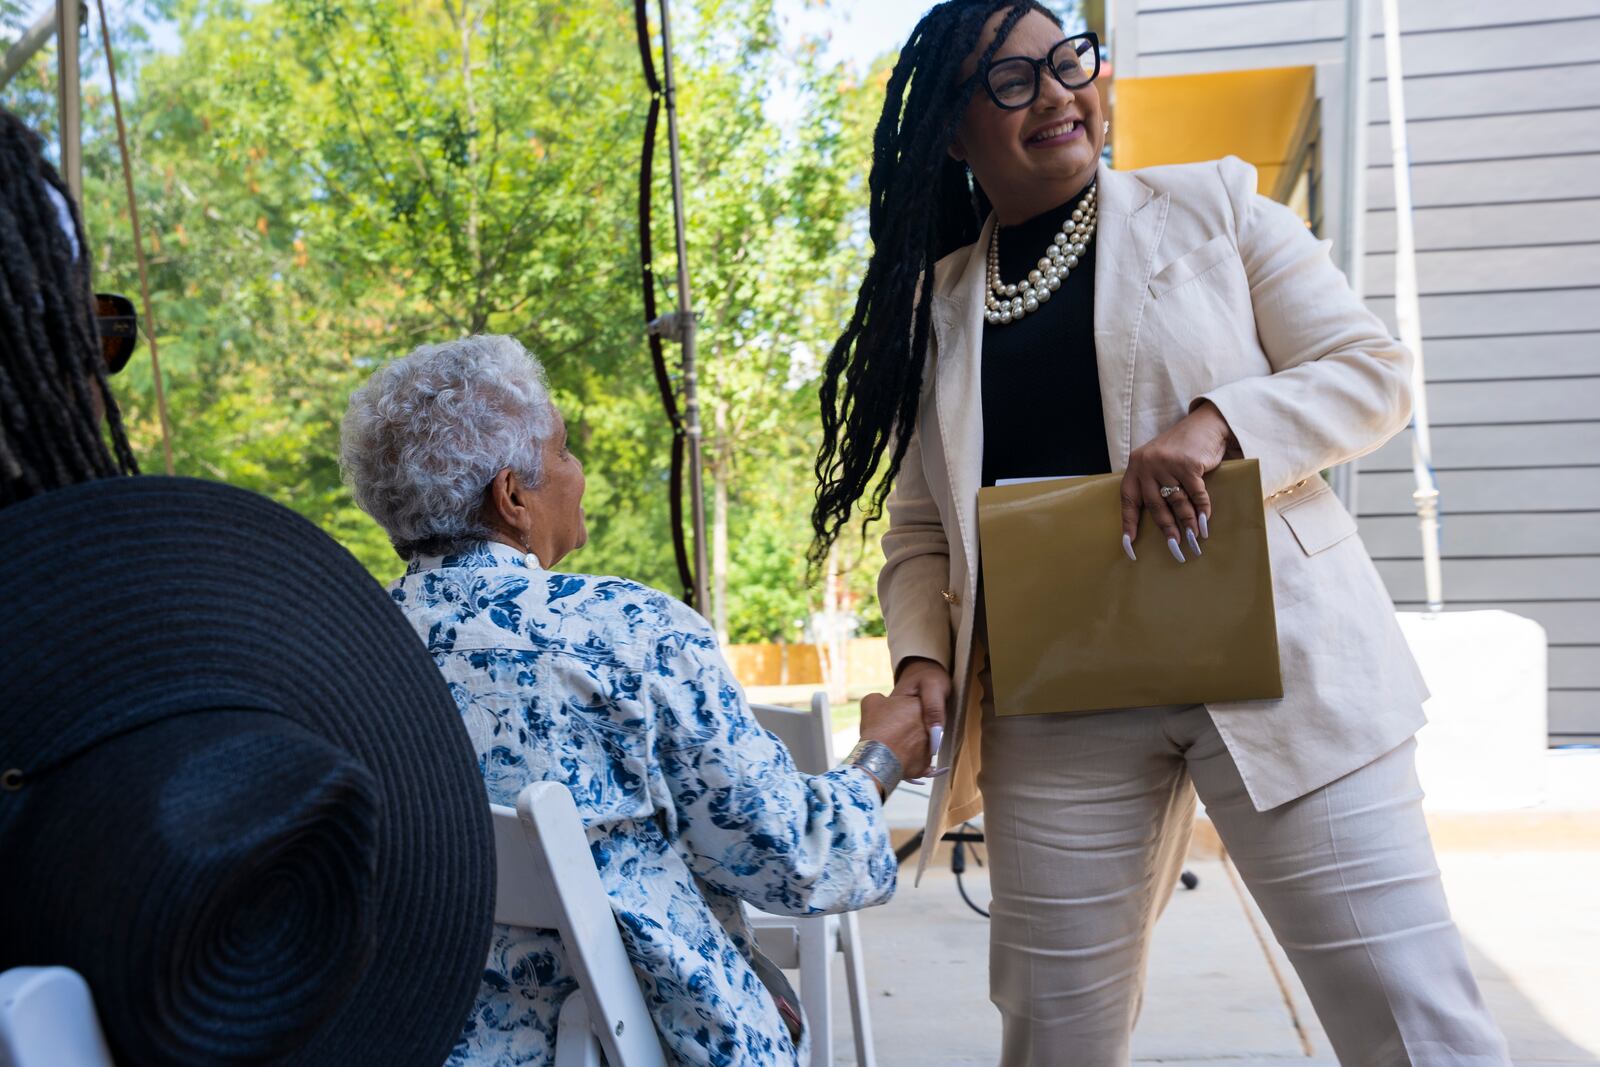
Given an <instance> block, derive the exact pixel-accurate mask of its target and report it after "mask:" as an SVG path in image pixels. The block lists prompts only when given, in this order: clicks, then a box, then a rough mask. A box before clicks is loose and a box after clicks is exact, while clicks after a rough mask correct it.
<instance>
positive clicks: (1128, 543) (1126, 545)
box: [1122, 534, 1139, 563]
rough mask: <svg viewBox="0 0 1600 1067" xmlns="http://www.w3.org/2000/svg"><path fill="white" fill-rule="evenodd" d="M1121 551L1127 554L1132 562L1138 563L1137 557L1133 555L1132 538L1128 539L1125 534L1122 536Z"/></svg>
mask: <svg viewBox="0 0 1600 1067" xmlns="http://www.w3.org/2000/svg"><path fill="white" fill-rule="evenodd" d="M1122 551H1124V552H1126V553H1127V554H1128V558H1129V559H1131V560H1133V561H1134V562H1135V563H1137V562H1138V561H1139V557H1138V556H1136V555H1134V554H1133V538H1131V537H1129V536H1128V535H1127V534H1123V535H1122Z"/></svg>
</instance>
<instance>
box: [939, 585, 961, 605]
mask: <svg viewBox="0 0 1600 1067" xmlns="http://www.w3.org/2000/svg"><path fill="white" fill-rule="evenodd" d="M939 595H940V596H942V597H944V602H945V603H946V604H959V603H961V594H960V593H957V592H956V591H955V590H954V589H941V590H939Z"/></svg>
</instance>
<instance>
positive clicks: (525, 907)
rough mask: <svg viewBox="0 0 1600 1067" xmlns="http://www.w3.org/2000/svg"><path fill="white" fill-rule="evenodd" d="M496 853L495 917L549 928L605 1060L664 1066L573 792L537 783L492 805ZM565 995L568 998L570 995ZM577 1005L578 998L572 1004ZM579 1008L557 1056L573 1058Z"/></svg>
mask: <svg viewBox="0 0 1600 1067" xmlns="http://www.w3.org/2000/svg"><path fill="white" fill-rule="evenodd" d="M490 810H491V811H492V812H493V814H494V848H495V859H496V865H495V866H496V878H495V908H494V919H495V922H497V923H501V924H503V925H506V926H525V927H532V928H534V929H544V930H555V931H556V932H557V933H558V934H559V935H560V937H561V943H562V946H563V947H564V948H565V949H566V953H567V959H568V961H569V962H570V963H571V965H572V969H573V972H574V977H575V978H576V979H577V981H578V991H577V992H576V993H574V994H573V998H570V999H576V998H582V1000H581V1007H583V1008H585V1009H586V1010H587V1024H588V1028H589V1029H590V1030H591V1031H592V1034H593V1038H594V1040H593V1041H592V1042H588V1041H585V1042H584V1043H585V1044H588V1045H591V1046H592V1045H597V1046H598V1047H597V1048H592V1049H590V1050H589V1051H591V1052H593V1053H595V1054H598V1052H601V1051H603V1052H604V1054H605V1059H606V1062H607V1063H608V1064H610V1065H611V1067H666V1058H665V1057H664V1056H663V1054H662V1051H661V1039H660V1038H659V1037H658V1036H657V1034H656V1030H655V1024H654V1023H653V1022H652V1021H651V1019H650V1013H649V1011H648V1010H647V1009H646V1008H645V1003H644V994H643V993H642V992H640V989H639V980H638V978H637V977H635V975H634V972H633V963H632V961H631V960H629V959H628V952H627V949H626V948H624V947H623V944H622V935H621V934H619V933H618V932H617V922H616V918H615V917H614V916H613V915H612V913H611V903H610V900H609V898H608V897H607V896H606V891H605V887H604V886H602V885H601V884H600V875H599V873H598V872H597V871H596V870H595V867H594V858H593V857H592V856H591V855H590V852H589V839H588V838H587V837H585V836H584V832H583V823H582V822H581V821H580V820H579V818H578V809H577V806H576V805H575V804H574V803H573V802H572V794H571V793H569V792H568V791H567V789H566V787H565V786H563V785H561V784H560V783H559V782H534V783H533V784H531V785H529V786H527V787H526V788H525V789H523V790H522V792H521V793H520V794H518V796H517V807H516V810H515V811H513V810H512V809H511V808H507V807H502V806H500V805H498V804H496V805H492V806H491V808H490ZM569 1002H570V1001H569ZM577 1006H578V1005H574V1007H577ZM582 1018H583V1016H582V1014H569V1012H568V1011H567V1010H565V1009H564V1010H563V1012H562V1018H561V1033H560V1036H559V1039H558V1043H557V1054H556V1062H557V1065H558V1067H564V1065H565V1063H567V1062H569V1061H570V1062H579V1063H583V1062H589V1063H593V1062H597V1055H596V1056H588V1055H585V1056H583V1057H582V1058H579V1059H572V1058H571V1054H570V1052H569V1050H570V1049H571V1048H573V1047H575V1042H577V1041H578V1040H579V1039H581V1038H582V1035H578V1037H577V1038H575V1037H574V1036H573V1035H572V1033H571V1026H569V1022H570V1021H571V1020H573V1019H582Z"/></svg>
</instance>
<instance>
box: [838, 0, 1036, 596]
mask: <svg viewBox="0 0 1600 1067" xmlns="http://www.w3.org/2000/svg"><path fill="white" fill-rule="evenodd" d="M1008 7H1009V8H1010V11H1009V12H1007V14H1006V17H1005V18H1004V19H1003V20H1002V21H1001V23H1000V27H999V32H998V33H997V34H995V39H994V41H993V42H991V43H990V45H989V47H988V48H987V49H985V50H984V53H983V55H982V57H981V62H983V63H987V62H988V61H989V60H990V59H991V58H992V57H993V56H994V54H995V52H996V51H998V50H999V48H1000V47H1001V45H1003V44H1004V43H1005V40H1006V37H1007V36H1008V35H1009V34H1010V33H1011V30H1012V27H1014V26H1015V25H1016V24H1017V23H1018V22H1019V21H1020V20H1021V19H1022V18H1023V17H1024V16H1025V15H1027V14H1028V13H1029V12H1033V11H1037V12H1039V13H1040V14H1042V15H1044V16H1045V17H1046V18H1048V19H1050V21H1052V22H1054V23H1056V25H1058V26H1059V25H1060V24H1061V20H1060V18H1059V17H1058V16H1057V15H1056V14H1055V13H1054V12H1053V11H1051V10H1050V9H1049V8H1047V7H1044V6H1043V5H1042V4H1039V3H1034V2H1031V0H1022V2H1018V0H946V2H945V3H942V4H939V5H938V6H937V7H935V8H933V9H932V10H930V11H929V12H928V13H927V14H926V15H924V16H922V21H920V22H918V23H917V26H916V28H915V29H914V30H912V31H911V39H910V40H909V41H907V42H906V46H905V48H904V49H902V50H901V52H900V58H899V61H898V62H896V63H895V66H894V71H893V73H892V74H890V76H889V84H888V88H887V90H886V94H885V99H884V102H883V114H882V115H881V116H880V117H879V119H878V127H877V130H876V132H875V133H874V135H873V145H872V174H871V177H870V178H869V179H868V191H869V193H870V197H871V207H870V213H869V216H868V219H869V232H870V234H871V237H872V245H873V249H872V258H871V259H870V260H869V261H868V263H867V273H866V277H865V279H864V280H863V281H862V283H861V291H860V293H859V294H858V295H857V297H856V309H855V314H853V315H852V316H851V318H850V325H849V326H847V327H845V331H844V333H843V334H841V335H840V337H839V340H838V341H836V342H835V343H834V346H833V351H832V352H830V353H829V355H828V362H827V365H826V366H825V367H824V369H823V379H822V387H821V397H822V447H821V448H820V449H819V450H818V452H817V464H816V472H817V501H816V505H815V507H814V508H813V509H812V512H811V528H812V532H813V533H814V534H815V540H813V542H812V545H811V563H812V566H813V567H815V566H817V565H818V564H819V563H820V562H821V561H822V560H823V559H824V558H825V557H826V556H827V553H828V550H829V548H831V547H832V545H833V543H834V542H835V541H837V540H838V538H839V533H840V531H841V530H842V529H843V528H844V526H845V525H846V524H847V523H848V522H849V521H850V515H851V512H852V511H853V510H854V509H855V506H856V504H857V502H858V501H860V500H861V498H862V497H863V496H867V494H868V486H869V485H870V483H871V482H872V478H873V474H874V472H876V471H877V470H878V468H879V465H880V464H881V462H882V460H883V454H884V452H885V451H888V450H889V448H890V444H891V442H892V443H893V452H892V454H891V455H890V459H889V466H888V469H887V470H886V471H884V473H883V475H882V476H881V477H880V478H879V479H878V483H877V485H876V486H875V487H873V488H872V490H871V496H870V498H869V499H870V511H869V514H870V517H871V518H874V519H875V518H877V517H878V516H880V515H882V514H883V505H884V501H885V500H887V499H888V496H889V490H890V489H891V488H892V487H893V485H894V479H895V476H896V475H897V474H899V472H900V461H901V460H902V459H903V458H904V457H905V452H906V444H907V442H908V441H909V439H910V437H911V430H912V427H914V426H915V425H916V419H917V399H918V396H919V395H920V394H921V391H922V365H923V360H924V353H925V352H926V350H927V343H928V323H929V314H930V303H931V298H932V295H933V264H934V263H935V262H937V261H938V260H939V259H940V258H941V257H943V256H945V255H946V254H948V253H950V252H953V251H955V250H956V249H958V248H961V247H962V246H964V245H969V244H971V243H972V242H974V241H976V240H977V239H978V232H979V230H980V229H981V228H982V225H983V220H984V219H985V218H986V217H987V216H988V213H989V206H990V205H989V202H988V198H987V197H986V196H985V195H984V193H983V190H982V188H980V187H979V186H978V184H977V182H976V181H974V180H973V178H972V175H971V172H970V170H969V169H968V168H967V165H966V164H965V163H961V162H958V161H957V160H954V159H952V158H950V154H949V148H950V143H951V141H952V140H954V138H955V135H956V131H957V129H958V128H959V127H960V125H961V116H962V114H963V113H964V112H965V111H966V109H967V105H968V104H969V103H970V102H971V101H972V97H973V94H974V93H975V92H977V91H978V89H979V83H978V81H977V79H971V80H968V81H967V82H965V83H962V82H960V81H959V80H958V75H959V73H960V69H961V64H962V61H963V60H965V59H966V58H967V56H968V54H970V53H971V51H972V49H973V47H974V46H975V45H976V44H977V43H978V38H979V34H980V33H981V32H982V30H983V26H984V23H986V22H988V20H989V19H990V18H991V17H992V16H993V15H994V14H995V13H996V12H998V11H1001V10H1003V9H1005V8H1008ZM919 285H920V293H919V291H918V287H919ZM841 379H842V385H843V392H842V396H841V388H840V387H841Z"/></svg>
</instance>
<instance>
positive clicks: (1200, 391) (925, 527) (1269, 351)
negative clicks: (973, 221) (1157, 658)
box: [878, 157, 1427, 877]
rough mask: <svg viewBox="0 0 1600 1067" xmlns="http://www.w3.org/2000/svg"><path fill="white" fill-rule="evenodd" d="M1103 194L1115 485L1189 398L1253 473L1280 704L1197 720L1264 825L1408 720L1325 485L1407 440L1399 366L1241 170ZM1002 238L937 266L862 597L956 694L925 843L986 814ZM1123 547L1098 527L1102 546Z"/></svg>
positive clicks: (1389, 648) (1344, 527)
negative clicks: (990, 397) (989, 417)
mask: <svg viewBox="0 0 1600 1067" xmlns="http://www.w3.org/2000/svg"><path fill="white" fill-rule="evenodd" d="M1098 181H1099V194H1098V198H1099V206H1100V214H1099V226H1098V229H1097V231H1096V234H1095V241H1096V242H1097V243H1098V248H1097V250H1096V252H1095V279H1094V282H1095V309H1094V338H1095V351H1096V359H1097V361H1098V367H1099V372H1100V400H1101V407H1102V410H1103V411H1104V413H1105V429H1106V443H1107V445H1108V448H1109V453H1110V456H1111V461H1112V465H1113V467H1114V468H1115V469H1117V470H1122V469H1124V468H1126V466H1127V463H1128V455H1129V453H1130V452H1131V451H1132V450H1133V449H1134V448H1137V447H1138V446H1140V445H1142V444H1144V443H1145V442H1147V441H1149V440H1150V439H1151V438H1153V437H1155V436H1156V435H1157V434H1159V433H1161V432H1162V431H1164V430H1166V429H1168V428H1170V427H1171V426H1173V425H1174V424H1175V423H1177V422H1178V420H1179V419H1181V418H1182V417H1183V416H1184V414H1186V413H1187V412H1188V411H1189V410H1190V409H1191V408H1192V407H1193V406H1194V405H1195V404H1197V403H1199V402H1200V401H1201V400H1210V401H1211V402H1212V403H1214V404H1215V405H1216V406H1217V407H1218V409H1220V410H1221V412H1222V414H1223V415H1224V416H1225V417H1226V418H1227V420H1228V424H1229V425H1230V426H1231V427H1232V428H1233V432H1234V435H1235V436H1236V437H1237V438H1238V441H1239V444H1240V446H1241V448H1242V449H1243V451H1244V454H1245V456H1246V457H1251V458H1255V459H1258V460H1259V461H1260V464H1261V478H1262V483H1263V486H1262V488H1263V491H1264V492H1265V493H1266V494H1267V499H1266V501H1265V505H1264V506H1265V507H1266V508H1267V510H1268V512H1269V515H1268V517H1267V541H1268V549H1269V555H1270V557H1271V561H1272V576H1273V593H1274V597H1275V603H1276V606H1277V616H1278V647H1279V652H1280V655H1281V657H1282V669H1283V686H1284V696H1283V697H1282V699H1279V700H1262V701H1244V702H1232V703H1218V704H1212V705H1209V711H1210V713H1211V717H1212V720H1213V721H1214V722H1215V723H1216V726H1217V729H1218V731H1219V732H1220V733H1221V735H1222V737H1223V740H1224V741H1225V742H1226V744H1227V746H1228V750H1229V752H1230V753H1231V754H1232V755H1233V758H1234V760H1235V762H1236V763H1237V764H1238V766H1239V772H1240V774H1241V775H1242V777H1243V778H1244V782H1245V785H1246V787H1247V788H1248V789H1249V792H1250V798H1251V800H1252V801H1253V803H1254V804H1255V806H1256V808H1257V809H1258V810H1262V811H1265V810H1267V809H1269V808H1273V807H1276V806H1278V805H1280V804H1283V803H1286V802H1288V801H1290V800H1293V799H1295V798H1296V797H1300V796H1303V795H1304V794H1306V793H1308V792H1310V791H1311V790H1313V789H1317V788H1319V787H1321V786H1323V785H1326V784H1327V783H1329V782H1331V781H1333V780H1334V779H1336V778H1339V777H1341V776H1343V775H1345V774H1348V773H1350V772H1351V771H1354V770H1356V769H1358V768H1360V767H1363V766H1365V765H1366V764H1368V763H1370V762H1371V761H1372V760H1374V759H1376V758H1377V757H1378V756H1381V755H1383V754H1384V753H1386V752H1388V751H1390V750H1392V749H1394V748H1395V747H1396V746H1398V745H1399V744H1401V743H1402V742H1404V741H1405V740H1406V739H1407V738H1408V737H1410V736H1411V735H1412V734H1413V733H1415V732H1416V731H1417V729H1418V728H1419V727H1420V726H1421V725H1422V724H1423V721H1424V719H1423V715H1422V707H1421V705H1422V701H1423V700H1424V699H1426V697H1427V691H1426V689H1425V688H1424V686H1423V683H1422V678H1421V675H1420V673H1419V672H1418V671H1417V668H1416V664H1415V662H1414V661H1413V660H1412V658H1411V654H1410V651H1409V650H1408V648H1407V646H1406V643H1405V640H1404V638H1403V637H1402V636H1401V633H1400V629H1399V627H1398V625H1397V624H1396V622H1395V618H1394V609H1393V604H1392V602H1391V601H1390V599H1389V596H1388V593H1387V592H1386V591H1385V589H1384V587H1383V584H1382V582H1381V581H1380V579H1379V577H1378V573H1377V570H1376V568H1374V567H1373V565H1372V561H1371V559H1370V558H1369V557H1368V555H1367V552H1366V549H1365V547H1364V546H1363V545H1362V543H1361V539H1360V538H1359V537H1358V536H1357V534H1356V524H1355V520H1354V519H1352V518H1351V516H1350V514H1349V512H1347V511H1346V510H1345V508H1344V506H1343V505H1342V504H1341V503H1340V502H1339V499H1338V497H1337V496H1335V495H1334V494H1333V492H1332V491H1331V490H1330V489H1329V488H1328V486H1327V484H1326V483H1325V482H1324V481H1323V480H1322V479H1321V478H1320V477H1319V472H1320V471H1322V470H1324V469H1326V468H1328V467H1332V466H1334V465H1336V464H1339V463H1342V462H1344V461H1346V460H1349V459H1353V458H1355V457H1357V456H1361V455H1364V454H1366V453H1368V452H1371V451H1372V450H1374V449H1376V448H1377V447H1378V446H1380V445H1382V444H1383V443H1384V442H1385V441H1387V440H1388V439H1389V438H1390V437H1392V436H1393V435H1394V434H1395V433H1397V432H1398V431H1399V430H1401V429H1402V428H1403V427H1404V426H1405V425H1406V423H1407V421H1408V419H1409V417H1410V413H1411V390H1410V382H1411V362H1412V357H1411V354H1410V353H1409V352H1408V351H1407V350H1406V349H1405V348H1404V347H1403V346H1401V345H1400V344H1399V343H1398V342H1396V341H1395V340H1393V339H1392V338H1391V337H1390V336H1389V332H1388V330H1387V329H1385V328H1384V325H1383V323H1382V322H1381V321H1380V320H1379V319H1378V318H1377V316H1375V315H1373V314H1372V313H1371V312H1370V311H1368V310H1367V308H1366V307H1365V306H1364V305H1363V304H1362V302H1361V300H1360V298H1359V297H1357V296H1356V295H1355V294H1354V293H1353V292H1351V290H1350V288H1349V286H1348V285H1347V284H1346V282H1345V279H1344V276H1343V275H1342V274H1341V273H1340V272H1339V270H1338V269H1337V268H1336V267H1335V266H1334V265H1333V263H1332V262H1331V261H1330V259H1329V256H1328V243H1327V242H1319V241H1318V240H1317V239H1316V238H1315V237H1313V236H1312V235H1311V234H1310V233H1309V232H1308V231H1307V229H1306V227H1305V225H1304V223H1302V222H1301V220H1300V219H1299V218H1298V217H1297V216H1296V215H1295V214H1294V213H1293V212H1292V211H1290V210H1289V209H1288V208H1286V207H1284V206H1283V205H1281V204H1278V203H1275V202H1273V201H1272V200H1270V199H1268V198H1266V197H1264V196H1261V195H1259V194H1258V193H1257V192H1256V174H1255V168H1253V167H1251V166H1250V165H1249V164H1247V163H1244V162H1242V161H1240V160H1238V159H1235V158H1232V157H1229V158H1227V159H1223V160H1219V161H1217V162H1212V163H1195V164H1183V165H1178V166H1168V167H1151V168H1148V169H1145V170H1139V171H1132V172H1128V173H1121V172H1118V171H1114V170H1111V169H1109V168H1107V167H1105V166H1102V167H1101V168H1100V172H1099V179H1098ZM994 226H995V219H994V218H993V217H991V218H990V219H989V221H988V223H987V224H986V225H985V226H984V228H983V232H982V234H981V236H980V237H979V238H978V241H977V243H976V244H974V245H969V246H968V247H966V248H962V249H959V250H957V251H955V252H953V253H951V254H950V255H948V256H946V257H945V258H944V259H942V260H940V261H939V263H938V264H937V265H936V267H935V274H934V296H933V306H932V323H933V329H932V336H931V338H930V350H929V352H928V364H927V367H926V370H925V373H924V375H923V392H922V397H921V403H920V404H919V407H918V415H917V424H916V427H915V429H914V431H913V433H912V436H911V439H910V441H909V443H908V445H907V450H906V455H905V459H904V461H903V463H902V465H901V469H900V474H899V478H898V480H897V484H896V486H895V489H894V492H893V494H892V495H891V497H890V500H889V529H888V532H887V533H886V534H885V535H884V538H883V549H884V556H885V562H884V565H883V570H882V572H881V574H880V575H879V579H878V595H879V598H880V600H881V602H882V606H883V615H884V620H885V622H886V624H887V629H888V638H889V649H890V653H891V655H892V656H893V659H894V663H895V666H896V669H898V667H899V665H900V664H901V663H902V662H903V661H904V660H905V659H906V658H908V657H911V656H922V657H926V658H928V659H932V660H936V661H938V662H939V663H941V664H943V665H944V666H945V667H947V668H948V669H949V670H950V672H951V676H952V678H953V679H954V683H955V684H954V693H953V699H952V703H951V706H950V711H949V715H950V722H949V723H948V724H947V729H946V733H945V736H946V738H947V743H946V745H945V747H944V750H943V751H942V752H941V753H940V755H939V763H940V765H941V766H947V767H949V768H951V773H950V774H948V775H946V776H943V777H940V778H937V779H935V785H934V792H933V802H932V804H931V806H930V811H929V815H928V825H927V829H926V835H927V836H926V840H927V841H937V840H938V839H939V836H940V835H941V834H942V833H943V832H944V829H945V828H946V826H948V825H950V824H952V823H956V822H960V821H961V820H964V819H970V818H972V817H973V816H974V815H976V814H977V813H978V812H979V811H981V810H982V800H981V798H980V797H979V794H978V788H977V778H978V769H979V762H980V758H981V751H980V750H981V746H980V744H979V733H980V730H981V727H982V718H983V716H982V714H981V711H980V708H981V699H982V693H981V692H979V691H978V690H979V686H978V685H977V684H976V678H977V674H978V671H979V670H980V669H981V667H982V653H981V649H979V650H976V651H975V649H974V625H973V623H974V608H975V606H976V601H977V587H978V570H979V568H978V558H979V557H978V488H979V483H980V481H981V472H982V463H983V413H982V410H981V404H982V400H981V389H980V376H979V360H980V358H981V346H982V338H983V311H984V287H985V277H984V267H985V257H984V255H983V253H982V251H981V250H982V249H985V248H987V247H988V242H989V237H990V234H991V233H992V232H993V228H994ZM1228 527H1229V517H1228V516H1227V515H1222V514H1219V515H1218V516H1217V521H1216V523H1215V525H1214V527H1213V532H1212V536H1213V537H1226V536H1228ZM1118 535H1119V534H1118V521H1117V520H1116V519H1115V518H1112V519H1109V520H1108V524H1107V527H1106V537H1108V538H1115V537H1117V536H1118ZM1079 610H1082V611H1095V610H1098V609H1097V606H1096V605H1094V604H1083V605H1081V606H1079ZM930 852H931V850H930V849H926V848H925V849H924V850H923V860H922V863H923V865H924V866H925V865H926V863H927V857H928V856H929V854H930ZM920 874H921V869H920V868H919V871H918V875H919V877H920Z"/></svg>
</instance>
